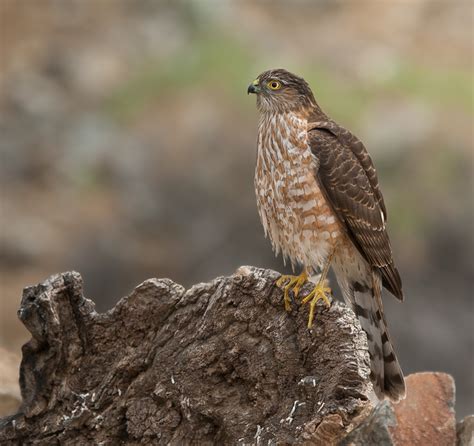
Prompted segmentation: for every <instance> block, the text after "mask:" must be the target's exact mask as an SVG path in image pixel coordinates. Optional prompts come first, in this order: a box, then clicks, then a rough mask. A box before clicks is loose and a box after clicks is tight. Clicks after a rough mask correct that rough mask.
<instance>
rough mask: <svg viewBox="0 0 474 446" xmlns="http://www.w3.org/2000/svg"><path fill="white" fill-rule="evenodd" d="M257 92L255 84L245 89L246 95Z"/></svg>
mask: <svg viewBox="0 0 474 446" xmlns="http://www.w3.org/2000/svg"><path fill="white" fill-rule="evenodd" d="M258 92H259V89H258V86H257V85H255V84H250V85H249V88H247V94H250V93H253V94H257V93H258Z"/></svg>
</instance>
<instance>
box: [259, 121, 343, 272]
mask: <svg viewBox="0 0 474 446" xmlns="http://www.w3.org/2000/svg"><path fill="white" fill-rule="evenodd" d="M316 162H317V161H316V158H315V157H314V155H313V154H312V152H311V149H310V147H309V145H308V138H307V121H306V120H305V119H301V118H300V117H298V116H296V115H295V114H292V113H279V114H272V115H270V114H265V115H262V116H261V118H260V123H259V132H258V143H257V165H256V169H255V192H256V196H257V206H258V212H259V215H260V219H261V221H262V224H263V228H264V231H265V235H266V236H268V237H269V238H270V240H271V242H272V246H273V249H274V251H275V253H276V254H278V253H279V252H280V251H281V252H282V254H283V257H284V258H285V259H286V258H288V259H289V260H290V261H291V263H292V265H294V264H295V263H301V264H303V265H305V266H308V267H309V266H311V267H313V268H316V267H321V266H322V265H323V263H324V262H325V260H326V259H327V257H328V255H329V253H331V252H332V251H333V249H334V247H335V246H336V244H338V242H339V241H340V240H341V238H345V236H344V233H343V231H342V228H341V225H340V223H339V221H338V219H337V218H336V215H335V214H334V212H333V211H332V209H331V208H330V206H329V205H328V203H327V202H326V199H325V197H324V195H323V193H322V191H321V189H320V187H319V184H318V181H317V178H316V176H315V172H316V168H317V166H316Z"/></svg>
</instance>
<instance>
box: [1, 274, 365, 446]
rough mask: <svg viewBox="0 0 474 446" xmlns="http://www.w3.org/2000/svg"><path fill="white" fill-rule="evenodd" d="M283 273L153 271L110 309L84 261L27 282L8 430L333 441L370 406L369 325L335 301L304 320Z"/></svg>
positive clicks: (173, 440)
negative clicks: (187, 280)
mask: <svg viewBox="0 0 474 446" xmlns="http://www.w3.org/2000/svg"><path fill="white" fill-rule="evenodd" d="M277 278H278V274H277V273H276V272H274V271H269V270H262V269H257V268H253V267H243V268H240V269H239V270H238V271H237V272H236V274H234V275H233V276H230V277H221V278H218V279H215V280H214V281H212V282H210V283H201V284H198V285H195V286H193V287H192V288H191V289H189V290H185V289H184V288H183V287H181V286H180V285H177V284H176V283H173V282H172V281H171V280H168V279H150V280H147V281H145V282H143V283H142V284H141V285H139V286H138V287H137V288H136V289H135V290H134V291H133V292H132V293H131V294H130V295H129V296H128V297H125V298H123V299H122V300H120V302H118V303H117V305H116V306H115V307H114V308H113V309H112V310H110V311H108V312H107V313H104V314H98V313H97V312H96V311H95V310H94V304H93V303H92V301H90V300H88V299H86V298H84V296H83V293H82V279H81V277H80V275H79V274H78V273H76V272H69V273H63V274H59V275H55V276H52V277H51V278H49V279H48V280H47V281H45V282H44V283H42V284H40V285H37V286H35V287H30V288H26V289H25V291H24V295H23V299H22V303H21V307H20V311H19V316H20V319H21V321H22V322H23V324H24V325H25V326H26V327H27V328H28V330H29V331H30V332H31V335H32V339H31V340H30V341H29V342H28V343H27V344H25V345H24V347H23V360H22V363H21V369H20V384H21V394H22V398H23V403H22V406H21V412H20V413H18V414H16V415H14V416H10V417H7V418H4V419H3V420H0V444H2V445H10V444H11V445H13V444H18V442H23V443H27V444H30V445H50V444H52V443H54V444H56V443H58V444H67V445H84V444H102V445H116V444H171V445H187V444H237V445H244V444H246V445H250V444H255V445H267V444H273V445H275V444H335V443H337V442H338V441H339V440H340V439H341V438H342V437H343V436H345V435H346V434H347V432H348V431H350V430H351V429H352V428H353V427H354V426H355V425H356V424H358V423H359V422H360V419H361V418H364V417H365V416H366V415H367V414H368V413H370V410H371V403H370V401H369V395H370V394H371V392H372V387H371V384H370V379H369V373H370V371H369V357H368V349H367V340H366V336H365V334H364V332H363V331H362V329H361V327H360V325H359V322H358V321H357V319H356V318H355V316H354V314H353V313H352V311H351V310H350V309H349V308H347V307H346V306H345V305H344V304H342V303H338V302H334V303H333V304H332V306H331V308H330V309H329V310H328V309H326V307H325V306H324V305H321V306H320V307H318V310H317V315H316V321H315V325H314V328H313V329H312V330H308V329H307V327H306V324H307V308H306V307H301V306H299V305H295V306H294V310H293V311H292V313H291V314H288V313H286V312H285V311H284V309H283V305H282V292H281V290H279V289H278V288H276V287H275V286H274V282H275V279H277ZM303 292H308V288H306V289H303Z"/></svg>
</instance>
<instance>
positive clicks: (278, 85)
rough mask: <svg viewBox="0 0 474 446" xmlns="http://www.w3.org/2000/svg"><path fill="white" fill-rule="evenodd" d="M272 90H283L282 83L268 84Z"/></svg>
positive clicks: (273, 82) (271, 82) (273, 81)
mask: <svg viewBox="0 0 474 446" xmlns="http://www.w3.org/2000/svg"><path fill="white" fill-rule="evenodd" d="M267 86H268V88H269V89H270V90H279V89H280V88H281V83H280V82H278V81H275V80H272V81H270V82H268V84H267Z"/></svg>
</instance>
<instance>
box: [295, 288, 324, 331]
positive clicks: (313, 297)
mask: <svg viewBox="0 0 474 446" xmlns="http://www.w3.org/2000/svg"><path fill="white" fill-rule="evenodd" d="M330 295H331V288H329V287H326V286H325V284H324V283H323V282H319V283H318V284H317V285H316V286H315V287H314V288H313V291H311V293H309V294H308V295H307V296H305V298H304V299H303V300H302V301H301V303H302V304H306V303H308V302H310V301H311V302H310V304H309V317H308V328H311V327H312V325H313V320H314V312H315V309H316V304H317V302H318V300H323V301H324V303H325V304H326V305H327V307H328V308H329V307H330V306H331V302H330V300H329V297H328V296H330Z"/></svg>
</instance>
